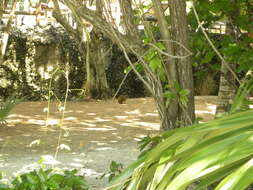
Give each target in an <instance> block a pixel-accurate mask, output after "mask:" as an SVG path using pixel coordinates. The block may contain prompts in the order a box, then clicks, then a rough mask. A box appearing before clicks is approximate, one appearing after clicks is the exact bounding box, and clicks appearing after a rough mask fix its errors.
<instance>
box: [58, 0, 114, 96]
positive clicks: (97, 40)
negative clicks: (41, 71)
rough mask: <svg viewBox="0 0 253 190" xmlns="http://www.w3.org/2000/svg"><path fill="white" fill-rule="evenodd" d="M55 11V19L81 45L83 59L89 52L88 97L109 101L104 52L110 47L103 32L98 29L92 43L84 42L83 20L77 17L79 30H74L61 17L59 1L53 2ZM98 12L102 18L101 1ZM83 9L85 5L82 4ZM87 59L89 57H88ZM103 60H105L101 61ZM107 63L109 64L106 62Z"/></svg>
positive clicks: (98, 2)
mask: <svg viewBox="0 0 253 190" xmlns="http://www.w3.org/2000/svg"><path fill="white" fill-rule="evenodd" d="M53 2H54V6H55V11H54V17H55V18H56V20H57V21H58V22H59V23H61V24H62V26H63V27H64V28H65V29H66V31H67V32H68V33H69V34H70V35H72V36H73V37H74V39H75V41H76V42H77V44H79V51H80V52H81V54H82V55H83V57H86V56H87V54H86V53H85V52H86V51H89V52H88V53H89V55H88V56H89V59H86V61H87V60H88V61H89V62H87V63H86V71H87V72H86V74H87V80H86V84H85V85H83V86H84V87H85V91H86V96H87V97H89V98H96V99H97V98H99V99H107V98H109V97H110V96H111V90H110V88H109V85H108V83H107V79H106V73H105V68H106V65H107V64H108V61H109V60H108V59H107V56H108V55H107V54H105V53H104V52H106V51H107V49H108V46H107V45H106V44H105V42H104V41H103V39H102V38H101V35H102V34H101V32H99V31H97V30H96V29H94V30H93V32H92V33H93V34H92V35H91V36H92V37H91V41H92V43H91V42H90V40H87V41H86V42H84V41H83V39H82V37H83V35H85V34H84V33H85V32H84V31H85V30H86V29H85V27H86V26H84V23H83V22H82V20H81V19H80V18H79V17H77V16H75V17H76V20H77V26H78V27H77V29H73V28H72V27H71V26H70V25H69V23H68V22H67V20H66V19H65V18H64V17H63V16H62V15H61V13H60V8H59V5H58V0H53ZM96 4H97V6H96V7H97V10H96V14H97V15H99V16H100V17H102V15H101V14H102V5H101V1H100V0H97V1H96ZM80 6H81V7H83V5H81V4H80ZM74 15H75V14H74ZM99 36H100V37H99ZM85 43H88V46H89V50H87V49H86V48H85ZM86 58H87V57H86ZM101 58H103V59H101ZM106 61H107V62H106Z"/></svg>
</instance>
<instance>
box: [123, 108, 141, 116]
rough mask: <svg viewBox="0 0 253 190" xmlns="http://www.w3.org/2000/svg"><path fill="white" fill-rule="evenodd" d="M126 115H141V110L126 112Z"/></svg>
mask: <svg viewBox="0 0 253 190" xmlns="http://www.w3.org/2000/svg"><path fill="white" fill-rule="evenodd" d="M125 113H127V114H132V115H136V114H140V113H141V112H140V110H138V109H137V110H133V111H126V112H125Z"/></svg>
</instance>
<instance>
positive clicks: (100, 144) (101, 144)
mask: <svg viewBox="0 0 253 190" xmlns="http://www.w3.org/2000/svg"><path fill="white" fill-rule="evenodd" d="M97 145H98V146H103V145H107V143H101V142H99V143H97Z"/></svg>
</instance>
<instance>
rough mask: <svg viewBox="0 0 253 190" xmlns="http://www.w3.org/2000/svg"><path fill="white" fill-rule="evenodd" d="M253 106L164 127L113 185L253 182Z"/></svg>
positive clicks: (157, 188)
mask: <svg viewBox="0 0 253 190" xmlns="http://www.w3.org/2000/svg"><path fill="white" fill-rule="evenodd" d="M252 128H253V111H245V112H240V113H236V114H232V115H229V116H226V117H223V118H220V119H216V120H213V121H210V122H208V123H202V124H195V125H193V126H189V127H186V128H179V129H175V130H171V131H168V132H165V133H164V134H163V135H162V138H163V141H162V142H161V143H159V144H158V145H157V146H156V147H154V148H153V149H151V150H150V151H148V152H147V153H145V154H143V155H142V156H141V157H140V158H139V159H138V160H137V161H135V162H134V163H132V164H131V165H130V166H129V167H128V168H126V169H125V170H124V171H123V172H122V173H121V174H120V175H119V176H117V177H115V178H114V179H113V180H112V182H111V183H110V184H109V185H115V186H112V187H111V188H109V189H113V190H119V189H128V190H135V189H136V190H137V189H146V190H184V189H187V187H188V186H189V185H192V184H193V185H194V189H198V190H200V189H204V188H205V187H208V186H210V185H215V186H216V190H220V189H225V187H226V189H230V190H241V189H245V188H246V187H247V186H249V185H250V184H251V183H252V182H253V176H252V175H253V172H252V170H253V167H252V166H253V165H252V160H253V149H252V146H253V140H252V139H253V130H252Z"/></svg>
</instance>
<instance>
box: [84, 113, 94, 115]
mask: <svg viewBox="0 0 253 190" xmlns="http://www.w3.org/2000/svg"><path fill="white" fill-rule="evenodd" d="M86 115H96V114H95V113H87V114H86Z"/></svg>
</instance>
